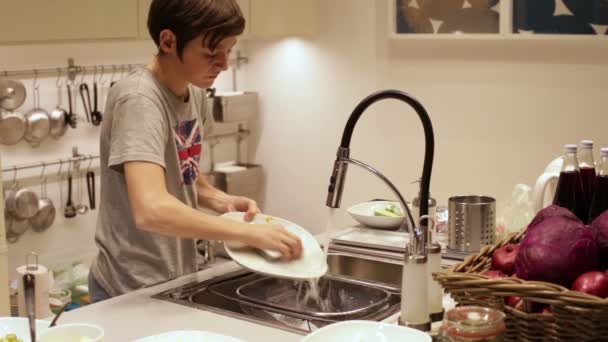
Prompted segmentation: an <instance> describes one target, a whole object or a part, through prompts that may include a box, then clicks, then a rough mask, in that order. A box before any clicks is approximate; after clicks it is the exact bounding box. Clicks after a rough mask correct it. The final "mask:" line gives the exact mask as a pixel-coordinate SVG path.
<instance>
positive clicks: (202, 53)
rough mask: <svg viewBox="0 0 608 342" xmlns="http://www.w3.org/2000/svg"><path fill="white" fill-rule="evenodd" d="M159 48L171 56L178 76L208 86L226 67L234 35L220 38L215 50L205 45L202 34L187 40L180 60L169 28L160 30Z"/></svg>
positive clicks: (197, 84) (202, 86)
mask: <svg viewBox="0 0 608 342" xmlns="http://www.w3.org/2000/svg"><path fill="white" fill-rule="evenodd" d="M160 40H161V44H160V45H161V49H162V50H163V51H164V53H165V54H167V55H169V56H171V59H172V60H173V61H174V64H176V71H177V72H178V73H179V76H180V78H182V79H183V80H185V81H188V82H189V83H192V84H194V85H195V86H197V87H199V88H203V89H205V88H209V87H210V86H211V85H212V84H213V82H214V81H215V79H216V78H217V76H218V74H219V73H220V72H222V71H224V70H226V69H228V59H229V57H230V52H231V50H232V47H233V46H234V45H235V44H236V36H232V37H228V38H225V39H224V40H222V41H221V42H220V43H219V44H218V46H217V47H216V48H215V50H213V51H211V50H210V49H209V48H207V47H205V44H204V41H203V37H202V35H201V36H199V37H198V38H195V39H192V40H191V41H189V42H188V43H187V44H186V46H185V47H184V50H183V52H182V58H181V60H180V59H179V58H178V56H177V48H176V41H175V35H174V34H173V32H171V31H170V30H164V31H163V32H161V36H160Z"/></svg>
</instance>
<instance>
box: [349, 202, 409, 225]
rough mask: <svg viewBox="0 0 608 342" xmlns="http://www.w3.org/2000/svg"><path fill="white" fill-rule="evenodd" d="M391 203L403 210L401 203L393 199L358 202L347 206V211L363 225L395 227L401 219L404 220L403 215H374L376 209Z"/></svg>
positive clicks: (401, 221) (399, 223)
mask: <svg viewBox="0 0 608 342" xmlns="http://www.w3.org/2000/svg"><path fill="white" fill-rule="evenodd" d="M391 204H392V205H395V206H397V208H399V209H400V210H401V211H403V208H401V204H400V203H399V202H393V201H372V202H364V203H359V204H355V205H353V206H352V207H350V208H348V210H347V211H348V213H349V214H350V216H352V217H353V218H354V219H355V220H357V221H358V222H359V223H361V224H362V225H364V226H368V227H372V228H380V229H397V228H399V226H401V224H402V223H403V220H405V216H400V217H388V216H376V215H374V212H375V211H376V210H380V209H384V208H386V207H387V206H389V205H391ZM404 215H405V213H404Z"/></svg>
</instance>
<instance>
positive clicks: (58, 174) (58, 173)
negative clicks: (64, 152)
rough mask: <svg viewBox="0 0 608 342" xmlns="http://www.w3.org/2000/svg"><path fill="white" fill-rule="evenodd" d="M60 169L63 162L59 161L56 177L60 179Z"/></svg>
mask: <svg viewBox="0 0 608 342" xmlns="http://www.w3.org/2000/svg"><path fill="white" fill-rule="evenodd" d="M61 169H63V160H61V159H59V170H58V171H57V177H59V178H60V177H61Z"/></svg>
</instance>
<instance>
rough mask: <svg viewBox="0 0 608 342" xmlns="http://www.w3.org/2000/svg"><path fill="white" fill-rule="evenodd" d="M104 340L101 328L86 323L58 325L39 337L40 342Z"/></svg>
mask: <svg viewBox="0 0 608 342" xmlns="http://www.w3.org/2000/svg"><path fill="white" fill-rule="evenodd" d="M103 338H104V331H103V329H102V328H101V327H100V326H98V325H94V324H86V323H69V324H61V325H56V326H54V327H52V328H48V329H46V330H45V331H43V332H42V333H41V334H39V335H38V341H39V342H102V341H103Z"/></svg>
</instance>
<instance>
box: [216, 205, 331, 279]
mask: <svg viewBox="0 0 608 342" xmlns="http://www.w3.org/2000/svg"><path fill="white" fill-rule="evenodd" d="M222 217H225V218H229V219H232V220H236V221H240V222H245V213H242V212H230V213H226V214H223V215H222ZM269 221H270V223H276V224H280V225H281V226H283V227H284V228H285V229H287V230H288V231H289V232H291V233H293V234H295V235H297V236H298V237H299V238H300V240H301V241H302V256H301V257H300V258H299V259H296V260H281V259H277V260H270V259H268V258H265V257H263V256H262V255H260V253H259V252H258V251H255V250H254V249H253V248H250V247H247V246H245V245H243V244H242V243H240V242H237V241H226V242H225V246H226V252H228V255H229V256H230V257H231V258H232V260H234V261H236V263H238V264H239V265H241V266H243V267H244V268H247V269H249V270H251V271H254V272H256V273H260V274H265V275H269V276H272V277H279V278H288V279H315V278H320V277H322V276H323V275H324V274H325V273H326V272H327V260H326V259H325V254H324V253H323V250H322V249H321V246H320V245H319V243H318V242H317V240H316V239H315V238H314V236H312V234H310V232H308V231H307V230H306V229H304V228H302V227H300V226H299V225H297V224H295V223H293V222H291V221H288V220H285V219H282V218H280V217H276V216H268V215H264V214H257V215H256V216H255V218H254V219H253V221H251V223H253V224H254V225H255V224H268V222H269ZM251 229H255V227H254V226H252V227H251Z"/></svg>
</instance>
